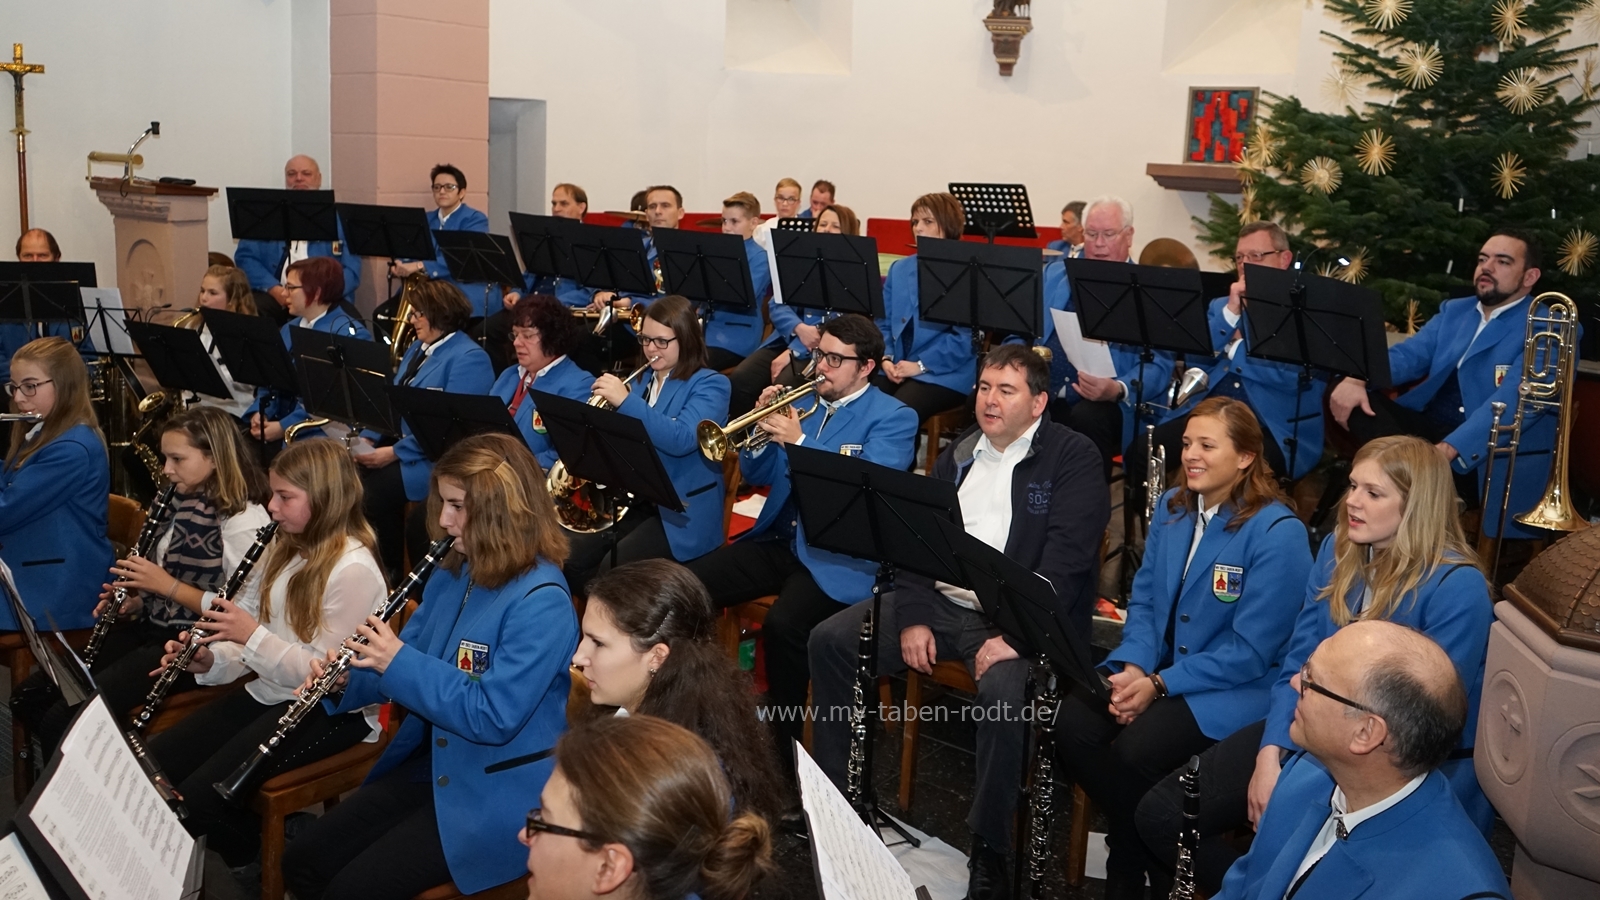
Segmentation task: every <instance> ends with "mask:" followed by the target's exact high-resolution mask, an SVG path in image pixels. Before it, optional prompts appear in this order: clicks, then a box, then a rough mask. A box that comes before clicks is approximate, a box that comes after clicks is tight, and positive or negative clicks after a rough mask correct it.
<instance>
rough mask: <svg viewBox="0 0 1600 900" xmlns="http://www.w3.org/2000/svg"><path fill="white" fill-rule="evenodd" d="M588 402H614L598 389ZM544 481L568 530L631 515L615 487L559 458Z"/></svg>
mask: <svg viewBox="0 0 1600 900" xmlns="http://www.w3.org/2000/svg"><path fill="white" fill-rule="evenodd" d="M660 358H661V357H659V356H652V357H650V359H649V360H647V361H646V362H645V364H644V365H642V366H640V367H639V368H637V369H634V370H633V373H632V374H630V375H629V376H628V377H627V378H626V379H625V380H624V381H623V384H624V385H627V386H631V385H632V384H633V382H634V379H636V378H638V377H639V376H640V375H643V374H644V372H645V370H646V369H648V368H650V364H651V363H653V362H655V361H656V360H658V359H660ZM630 389H631V387H630ZM588 404H589V405H590V406H592V407H594V408H595V409H610V408H611V404H610V403H607V402H606V398H604V397H602V396H600V394H599V393H598V392H596V393H594V394H590V395H589V400H588ZM544 483H545V489H546V490H548V491H549V492H550V500H551V501H552V502H553V503H555V505H556V518H557V519H559V520H561V527H562V528H565V529H567V530H568V531H575V532H577V533H578V534H594V533H596V532H599V531H605V530H606V529H607V528H610V527H611V526H613V525H615V524H617V521H618V520H620V519H621V518H622V517H623V516H625V515H627V514H628V505H627V504H626V503H625V502H623V499H624V498H623V497H622V496H621V495H619V494H618V493H617V492H616V491H615V490H612V489H610V488H605V487H601V486H600V485H597V484H595V483H593V482H591V481H588V480H585V479H583V478H577V477H575V476H573V475H571V474H569V473H568V472H567V466H566V464H565V463H563V462H562V461H561V460H559V459H558V460H556V462H555V465H553V466H551V467H550V472H549V474H548V475H546V476H545V482H544Z"/></svg>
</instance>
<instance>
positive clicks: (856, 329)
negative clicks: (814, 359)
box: [689, 314, 1098, 771]
mask: <svg viewBox="0 0 1600 900" xmlns="http://www.w3.org/2000/svg"><path fill="white" fill-rule="evenodd" d="M817 352H818V353H819V354H820V359H819V360H818V364H817V374H818V375H821V376H823V377H824V378H825V379H826V380H825V381H824V382H823V383H822V385H821V386H820V387H819V388H818V389H817V392H816V394H815V395H813V396H810V397H804V398H802V399H801V400H800V401H799V402H798V403H795V404H793V405H792V406H790V407H789V408H788V409H787V410H779V411H777V412H775V413H774V414H773V415H770V416H767V417H766V418H764V419H762V420H761V421H760V422H759V423H757V424H756V426H755V427H756V428H759V429H760V430H761V431H763V432H765V433H766V434H767V435H768V436H769V437H770V438H771V442H770V443H769V444H768V445H767V446H764V447H761V448H759V449H757V450H756V451H755V452H754V453H751V452H749V451H745V452H742V453H740V454H739V469H740V471H741V472H742V473H743V474H744V480H745V481H747V482H749V483H751V484H757V485H769V486H770V487H771V491H770V492H769V493H768V494H767V501H766V505H765V506H763V507H762V509H761V516H760V518H758V519H756V524H755V527H754V528H752V529H750V531H748V532H746V533H745V534H744V535H743V536H742V537H740V539H739V540H737V541H735V542H734V543H732V544H729V545H727V546H725V547H720V548H718V549H717V550H714V551H712V552H711V553H708V554H706V555H705V556H702V557H700V558H699V559H697V560H695V561H693V562H691V563H689V569H690V571H692V572H694V573H695V575H697V576H699V578H700V580H701V581H703V582H705V585H706V588H707V590H708V591H710V593H711V597H712V599H713V600H715V601H716V604H717V606H719V607H729V606H733V605H735V604H739V603H745V602H748V601H751V600H755V599H757V598H759V597H766V596H769V595H772V594H777V595H778V599H777V602H775V603H774V604H773V605H772V609H771V611H769V612H768V613H767V618H766V621H765V622H764V623H763V624H762V627H761V633H762V640H764V641H765V642H766V661H767V684H768V694H769V701H770V703H771V704H772V705H773V706H775V707H777V708H778V710H779V713H780V715H782V716H784V718H778V719H777V730H778V737H779V738H780V740H781V743H780V744H779V746H781V747H788V746H789V741H790V739H792V738H799V737H800V735H801V732H802V730H803V723H802V721H801V719H800V715H799V710H800V709H801V708H802V707H803V706H804V704H805V702H806V683H807V682H808V681H810V679H811V672H810V666H809V664H808V662H807V656H806V641H807V639H808V638H809V637H810V636H811V629H812V628H814V627H815V626H816V625H817V623H819V622H821V621H823V620H824V619H826V618H828V617H829V616H831V615H833V614H834V613H836V612H838V611H839V610H840V609H842V608H844V607H845V606H847V605H849V604H852V603H858V602H860V601H862V600H865V599H866V598H867V597H869V596H871V595H872V584H873V577H874V575H875V574H876V572H877V570H878V565H877V563H875V562H869V561H867V560H862V559H855V558H854V557H849V556H844V555H842V554H839V553H832V552H830V551H826V550H817V549H813V548H812V547H809V546H807V544H806V536H805V529H804V528H803V527H802V526H801V525H800V522H799V512H798V510H797V508H796V507H795V504H794V503H793V502H791V499H790V497H789V465H788V454H787V453H786V451H785V448H786V447H787V446H788V445H789V444H794V445H795V446H801V447H811V448H814V449H818V450H824V451H827V452H829V453H842V454H844V455H846V456H859V457H861V458H863V459H865V460H867V461H869V462H874V463H878V464H879V465H884V466H888V467H889V468H891V469H904V468H905V467H906V466H908V465H910V463H911V456H912V452H913V449H914V447H915V440H916V432H917V414H916V413H914V412H912V411H911V410H910V409H909V408H908V407H906V406H905V404H903V403H901V402H900V401H898V400H896V399H894V398H893V397H890V396H888V395H887V394H885V393H883V392H882V391H880V390H878V389H877V388H875V387H873V386H871V385H870V384H868V382H867V379H868V377H869V376H871V375H872V372H873V370H874V369H875V368H876V367H877V361H878V360H879V359H881V358H882V357H883V335H882V334H881V333H880V332H879V331H878V326H877V325H875V324H873V322H872V320H871V319H868V318H866V317H865V316H860V315H855V314H849V315H843V316H840V317H839V318H837V319H832V320H830V321H828V322H827V323H825V324H824V325H823V326H822V341H821V343H820V344H818V347H817ZM779 391H780V388H778V387H776V386H774V387H769V388H767V389H766V390H765V391H763V392H762V393H761V397H760V399H759V400H758V401H757V402H758V404H766V403H770V402H771V401H772V399H773V398H774V397H776V396H777V394H778V392H779ZM819 403H820V404H821V406H822V408H821V409H818V410H816V412H815V413H813V414H811V415H809V416H807V417H806V418H804V419H800V418H798V411H804V410H808V409H811V408H812V407H813V406H815V405H817V404H819ZM1096 546H1098V544H1097V545H1096ZM791 715H792V720H790V719H789V718H788V717H789V716H791ZM775 718H776V717H775ZM779 758H780V759H784V760H790V763H789V765H790V766H791V767H792V765H793V763H792V756H790V755H789V754H788V753H780V754H779ZM791 771H792V768H791Z"/></svg>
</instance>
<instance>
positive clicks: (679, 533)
mask: <svg viewBox="0 0 1600 900" xmlns="http://www.w3.org/2000/svg"><path fill="white" fill-rule="evenodd" d="M645 377H646V380H648V379H649V378H650V377H653V376H652V375H651V373H650V372H649V371H648V370H646V372H645ZM645 383H646V382H644V381H641V382H636V383H635V384H633V385H632V390H630V391H629V392H628V397H627V399H626V400H623V401H622V405H621V406H619V407H617V412H620V413H622V414H624V415H629V416H633V417H634V418H635V419H638V420H639V421H641V422H643V423H644V430H645V433H646V434H648V435H650V443H652V444H654V445H655V448H656V453H658V454H660V456H661V464H662V465H663V466H665V467H666V470H667V476H668V477H669V478H671V479H672V486H673V488H675V489H676V490H677V491H678V499H679V500H681V501H683V512H673V511H672V510H670V509H661V508H659V507H658V510H657V511H658V513H659V514H660V516H661V525H662V528H663V530H665V531H666V533H667V545H668V546H670V547H671V548H672V558H673V559H676V560H677V561H679V562H688V561H689V560H691V559H695V558H697V557H700V556H704V555H705V554H707V553H710V552H711V551H713V550H715V549H717V548H718V547H720V546H722V545H723V544H724V543H725V542H726V541H727V533H726V532H725V531H723V528H722V500H723V497H724V496H725V494H726V490H727V485H726V484H725V483H724V482H723V479H722V466H721V464H720V463H714V462H712V461H711V460H709V459H706V457H705V454H703V453H701V452H700V442H699V439H698V438H697V436H696V435H697V430H698V428H699V425H700V423H701V422H702V421H705V420H706V419H710V420H712V421H715V422H717V423H719V424H720V423H722V422H726V421H727V420H728V394H729V391H730V390H731V386H730V385H729V383H728V378H727V376H726V375H723V374H721V373H720V372H717V371H716V370H714V369H700V370H698V371H696V372H695V373H694V374H693V375H690V376H689V380H688V381H679V380H678V379H676V378H668V379H667V381H666V383H665V384H663V385H662V386H661V398H660V399H659V400H657V401H656V405H655V406H653V407H652V406H651V405H650V404H648V403H646V402H644V397H643V396H642V394H643V391H644V384H645Z"/></svg>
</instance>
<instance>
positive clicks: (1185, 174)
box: [1144, 163, 1239, 194]
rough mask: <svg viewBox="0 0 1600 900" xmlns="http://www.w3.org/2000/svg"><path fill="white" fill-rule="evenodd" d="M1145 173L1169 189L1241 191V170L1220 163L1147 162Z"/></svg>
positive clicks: (1234, 192)
mask: <svg viewBox="0 0 1600 900" xmlns="http://www.w3.org/2000/svg"><path fill="white" fill-rule="evenodd" d="M1144 173H1145V174H1146V175H1149V176H1150V177H1151V178H1154V179H1155V180H1156V184H1159V185H1161V186H1162V187H1164V188H1166V189H1167V190H1169V191H1215V192H1216V193H1219V194H1237V193H1239V170H1238V169H1235V168H1234V167H1233V166H1230V165H1224V164H1220V163H1147V164H1145V167H1144Z"/></svg>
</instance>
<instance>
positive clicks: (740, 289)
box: [653, 228, 756, 328]
mask: <svg viewBox="0 0 1600 900" xmlns="http://www.w3.org/2000/svg"><path fill="white" fill-rule="evenodd" d="M653 239H654V240H655V243H656V259H658V260H660V261H661V281H662V284H663V286H664V287H665V288H666V291H667V293H669V294H681V295H682V296H684V297H686V298H688V299H690V300H693V301H694V302H696V303H699V304H703V308H704V309H705V319H706V320H705V326H706V327H708V328H709V327H710V325H711V319H712V317H713V316H715V315H716V311H717V309H718V307H727V308H728V309H732V310H737V311H740V312H749V311H751V310H753V309H755V307H756V291H755V287H754V286H753V285H752V283H751V281H750V260H749V258H748V257H746V256H745V252H744V238H742V237H739V236H738V235H737V234H707V233H705V232H702V231H684V230H683V229H681V228H662V229H658V230H657V231H656V232H655V233H654V238H653Z"/></svg>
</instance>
